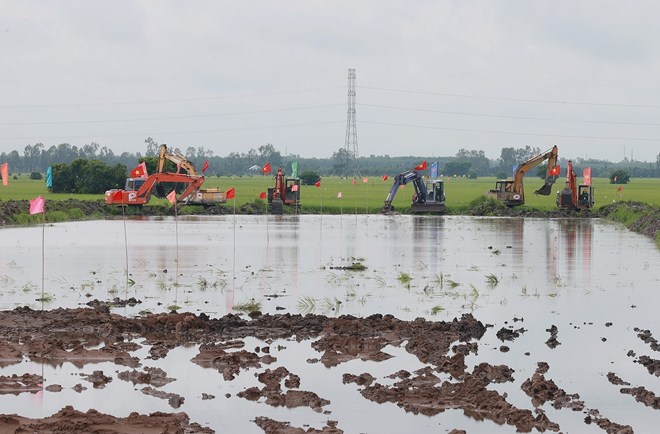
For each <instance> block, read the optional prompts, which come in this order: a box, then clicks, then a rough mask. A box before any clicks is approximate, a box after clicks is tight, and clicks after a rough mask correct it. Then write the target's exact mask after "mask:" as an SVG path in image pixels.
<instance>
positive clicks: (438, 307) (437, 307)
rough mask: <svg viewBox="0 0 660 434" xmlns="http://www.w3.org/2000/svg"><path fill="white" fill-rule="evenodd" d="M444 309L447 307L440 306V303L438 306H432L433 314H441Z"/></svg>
mask: <svg viewBox="0 0 660 434" xmlns="http://www.w3.org/2000/svg"><path fill="white" fill-rule="evenodd" d="M443 310H445V308H444V307H442V306H440V305H439V304H438V305H436V306H433V307H432V308H431V315H437V314H439V313H440V312H442V311H443Z"/></svg>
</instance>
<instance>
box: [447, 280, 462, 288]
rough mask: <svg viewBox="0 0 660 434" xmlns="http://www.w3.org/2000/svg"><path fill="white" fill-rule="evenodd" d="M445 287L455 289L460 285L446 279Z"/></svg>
mask: <svg viewBox="0 0 660 434" xmlns="http://www.w3.org/2000/svg"><path fill="white" fill-rule="evenodd" d="M447 286H449V288H456V287H457V286H461V284H460V283H458V282H456V281H455V280H451V279H447Z"/></svg>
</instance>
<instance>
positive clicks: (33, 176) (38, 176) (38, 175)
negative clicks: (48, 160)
mask: <svg viewBox="0 0 660 434" xmlns="http://www.w3.org/2000/svg"><path fill="white" fill-rule="evenodd" d="M30 179H43V176H42V175H41V172H31V173H30Z"/></svg>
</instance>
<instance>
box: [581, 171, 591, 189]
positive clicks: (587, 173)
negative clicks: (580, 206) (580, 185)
mask: <svg viewBox="0 0 660 434" xmlns="http://www.w3.org/2000/svg"><path fill="white" fill-rule="evenodd" d="M582 177H583V178H584V185H591V167H586V168H585V169H583V170H582Z"/></svg>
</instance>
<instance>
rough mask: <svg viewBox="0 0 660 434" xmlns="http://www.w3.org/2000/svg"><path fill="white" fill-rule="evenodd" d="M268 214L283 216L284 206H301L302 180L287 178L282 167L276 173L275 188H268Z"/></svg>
mask: <svg viewBox="0 0 660 434" xmlns="http://www.w3.org/2000/svg"><path fill="white" fill-rule="evenodd" d="M266 197H267V199H268V209H269V210H268V212H269V213H271V214H282V213H283V212H284V205H289V206H295V207H298V206H299V205H300V178H285V177H284V170H282V166H280V167H278V168H277V172H276V173H275V187H268V193H267V196H266Z"/></svg>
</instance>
